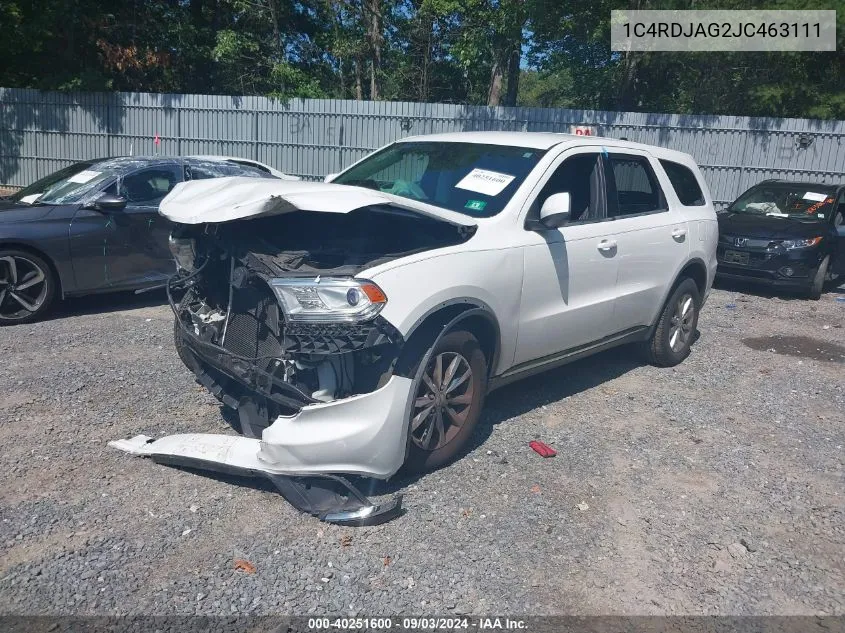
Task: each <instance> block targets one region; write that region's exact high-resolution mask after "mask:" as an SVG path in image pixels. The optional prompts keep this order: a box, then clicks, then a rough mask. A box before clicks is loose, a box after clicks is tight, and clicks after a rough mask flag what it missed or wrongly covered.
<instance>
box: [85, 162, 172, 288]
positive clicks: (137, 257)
mask: <svg viewBox="0 0 845 633" xmlns="http://www.w3.org/2000/svg"><path fill="white" fill-rule="evenodd" d="M180 180H181V173H180V170H179V169H178V168H177V167H176V166H171V165H162V166H158V167H147V168H144V169H140V170H138V171H136V172H133V173H130V174H127V175H125V176H123V177H121V178H119V179H118V180H117V182H115V183H113V184H112V185H111V186H109V187H108V188H106V190H105V193H109V194H112V195H119V196H121V197H123V198H125V199H126V201H127V204H126V208H125V209H123V210H121V211H114V212H108V213H105V212H101V211H95V210H92V209H80V210H79V211H78V212H77V213H76V215H75V216H74V218H73V221H72V223H71V227H70V245H71V254H72V256H73V266H74V271H75V274H76V279H77V283H78V285H79V289H80V290H98V289H119V288H138V287H142V286H150V285H156V284H158V283H161V284H163V283H164V282H165V281H166V280H167V278H168V277H169V276H170V275H172V274H173V273H174V272H175V265H174V263H173V256H172V255H171V254H170V250H169V248H168V244H167V238H168V235H169V233H170V228H171V223H170V222H169V221H168V220H166V219H165V218H164V217H162V216H161V215H159V213H158V205H159V203H160V202H161V201H162V199H163V198H164V196H166V195H167V194H168V193H169V192H170V190H171V189H173V187H175V186H176V184H177V183H178V182H180Z"/></svg>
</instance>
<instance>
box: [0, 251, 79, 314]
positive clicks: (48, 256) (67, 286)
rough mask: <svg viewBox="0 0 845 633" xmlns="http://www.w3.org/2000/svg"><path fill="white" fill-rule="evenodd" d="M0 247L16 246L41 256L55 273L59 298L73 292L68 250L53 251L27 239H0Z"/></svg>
mask: <svg viewBox="0 0 845 633" xmlns="http://www.w3.org/2000/svg"><path fill="white" fill-rule="evenodd" d="M0 248H18V249H21V250H24V251H29V252H31V253H33V254H35V255H38V256H39V257H41V258H42V259H43V260H44V261H45V262H47V264H48V265H49V266H50V268H52V269H53V272H54V273H55V274H56V285H57V286H58V291H59V298H60V299H64V298H65V296H67V293H69V292H73V290H74V289H75V287H76V278H75V277H74V273H73V264H72V262H71V260H70V252H62V253H55V252H51V251H49V250H47V249H45V248H44V245H43V244H39V243H38V242H31V241H29V240H27V239H17V238H10V239H0Z"/></svg>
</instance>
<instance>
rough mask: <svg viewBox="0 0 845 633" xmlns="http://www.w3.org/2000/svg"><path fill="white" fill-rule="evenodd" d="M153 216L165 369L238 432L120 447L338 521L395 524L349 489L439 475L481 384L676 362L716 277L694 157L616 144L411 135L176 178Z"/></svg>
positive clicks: (708, 213) (526, 136) (711, 220)
mask: <svg viewBox="0 0 845 633" xmlns="http://www.w3.org/2000/svg"><path fill="white" fill-rule="evenodd" d="M161 213H162V214H163V215H164V216H166V217H167V218H168V219H170V220H172V221H173V222H176V223H177V224H178V227H177V229H176V230H175V231H174V233H173V235H172V237H171V248H172V250H173V252H174V254H175V256H176V260H177V263H178V265H179V268H180V270H181V273H180V274H179V275H178V276H177V277H176V278H174V280H173V281H172V282H171V286H170V289H169V290H170V296H171V303H172V305H173V307H174V311H175V312H176V345H177V348H178V351H179V354H180V356H181V358H182V359H183V361H184V362H185V364H186V365H187V366H188V367H189V368H190V369H191V370H192V371H193V372H194V373H195V374H196V376H197V378H198V380H199V381H200V382H201V383H202V384H203V385H205V386H206V387H207V388H208V389H209V390H210V391H211V392H212V393H214V394H215V395H216V396H217V397H218V398H219V399H220V400H221V401H222V402H223V403H224V404H225V405H228V406H229V407H231V408H232V409H235V410H237V412H238V415H237V418H238V419H237V422H236V423H235V425H236V426H237V427H239V428H238V429H237V430H239V431H240V433H241V434H242V436H233V435H208V434H187V435H174V436H169V437H165V438H162V439H159V440H157V441H154V442H153V441H150V438H146V437H145V436H139V437H138V438H133V439H132V440H123V441H120V442H116V443H115V445H117V446H119V447H120V448H123V449H125V450H129V451H130V452H133V453H135V454H140V455H149V456H152V457H154V458H157V459H159V460H161V461H165V462H170V463H178V464H187V465H193V466H199V467H203V468H211V469H215V470H224V471H229V470H231V471H234V472H242V473H244V472H245V473H252V474H258V475H263V476H268V477H270V478H271V479H272V480H273V481H274V482H275V483H276V484H277V485H278V486H279V488H280V490H282V492H283V494H285V496H286V498H288V499H289V500H291V501H293V502H294V503H295V504H296V505H297V506H298V507H300V508H302V509H304V510H306V511H309V512H312V513H313V514H315V515H318V516H320V517H321V518H323V519H326V520H335V521H337V522H368V521H369V522H376V521H378V520H383V519H384V518H385V517H389V516H390V515H392V514H395V513H396V512H397V511H398V508H399V503H398V502H393V503H390V504H386V506H379V507H376V506H372V505H370V504H369V503H368V502H367V500H366V498H365V497H363V496H362V495H360V494H359V493H357V490H356V489H355V487H354V486H353V485H351V484H350V483H349V481H348V479H347V478H346V477H342V476H341V475H363V476H367V477H372V478H377V479H387V478H389V477H390V476H391V475H393V474H394V473H396V472H397V471H398V470H399V469H400V468H401V467H403V465H404V466H405V468H407V469H408V470H411V471H425V470H430V469H432V468H437V467H439V466H442V465H443V464H445V463H447V462H448V461H449V460H451V459H452V458H454V457H455V456H456V455H457V454H458V453H459V451H460V450H461V448H462V447H463V446H465V444H466V442H467V440H468V439H469V437H470V435H471V433H472V432H473V427H474V426H475V425H476V423H477V421H478V418H479V414H480V412H481V408H482V406H483V403H484V398H485V395H486V394H487V393H489V392H490V391H491V390H492V389H495V388H497V387H500V386H502V385H504V384H506V383H509V382H512V381H514V380H519V379H521V378H524V377H526V376H530V375H532V374H534V373H537V372H540V371H544V370H546V369H549V368H551V367H555V366H558V365H561V364H563V363H566V362H569V361H572V360H575V359H577V358H581V357H583V356H586V355H588V354H592V353H595V352H598V351H601V350H605V349H608V348H610V347H613V346H617V345H621V344H624V343H639V344H640V345H641V346H642V348H643V349H644V351H645V353H646V354H647V356H648V358H649V359H650V360H651V362H653V363H655V364H657V365H660V366H670V365H675V364H677V363H679V362H681V361H682V360H684V358H685V357H686V356H687V355H688V354H689V351H690V345H691V344H692V343H693V341H694V338H695V335H696V323H697V319H698V313H699V309H700V308H701V305H702V303H703V302H704V300H705V298H706V296H707V294H708V292H709V290H710V287H711V283H712V281H713V277H714V273H715V270H716V242H717V224H716V215H715V212H714V209H713V205H712V200H711V197H710V194H709V192H708V189H707V187H706V185H705V183H704V180H703V179H702V176H701V173H700V171H699V169H698V167H697V166H696V164H695V162H694V161H693V159H692V158H691V157H690V156H688V155H686V154H682V153H679V152H675V151H670V150H666V149H662V148H659V147H651V146H646V145H638V144H635V143H629V142H623V141H617V140H612V139H602V138H584V137H576V136H570V135H562V134H545V133H543V134H539V133H537V134H535V133H510V132H485V133H461V134H446V135H436V136H423V137H415V138H408V139H405V140H402V141H400V142H396V143H393V144H391V145H389V146H387V147H385V148H383V149H381V150H379V151H377V152H375V153H373V154H371V155H369V156H367V157H366V158H364V159H363V160H361V161H359V162H358V163H356V164H354V165H353V166H352V167H350V168H348V169H347V170H345V171H344V172H342V173H340V174H339V175H337V176H334V177H333V179H332V182H331V183H313V182H291V181H288V182H286V181H276V180H273V181H269V180H268V181H265V180H254V179H247V178H223V179H217V180H204V181H202V180H201V181H192V182H187V183H182V184H179V185H177V186H176V188H175V189H174V190H173V192H172V193H171V194H170V195H168V197H167V198H166V199H165V200H164V202H162V204H161ZM526 388H530V384H529V385H527V386H526ZM233 421H234V420H233ZM306 478H310V483H307V484H304V483H303V481H304V479H306ZM321 480H322V481H330V482H335V483H337V482H341V484H342V486H344V487H346V492H343V491H342V492H341V493H340V494H339V496H335V497H328V496H325V495H323V494H322V493H320V495H318V496H315V494H316V493H315V492H314V490H315V489H318V488H320V486H319V485H318V484H315V483H314V482H315V481H321ZM350 498H351V500H350ZM338 499H339V501H338Z"/></svg>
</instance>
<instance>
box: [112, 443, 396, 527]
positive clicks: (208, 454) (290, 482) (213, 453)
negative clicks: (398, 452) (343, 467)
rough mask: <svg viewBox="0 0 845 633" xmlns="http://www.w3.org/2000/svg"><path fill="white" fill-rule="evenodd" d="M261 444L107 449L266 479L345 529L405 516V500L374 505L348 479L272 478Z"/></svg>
mask: <svg viewBox="0 0 845 633" xmlns="http://www.w3.org/2000/svg"><path fill="white" fill-rule="evenodd" d="M259 444H260V440H257V439H252V438H246V437H235V436H231V435H213V434H204V433H187V434H183V435H170V436H167V437H163V438H161V439H159V440H153V439H152V438H150V437H147V436H146V435H136V436H135V437H133V438H130V439H126V440H115V441H112V442H109V446H111V447H112V448H117V449H120V450H122V451H125V452H127V453H129V454H131V455H136V456H142V457H149V458H151V459H152V460H153V461H154V462H156V463H159V464H165V465H169V466H181V467H185V468H195V469H198V470H209V471H213V472H218V473H223V474H227V475H235V476H240V477H251V478H265V479H268V480H270V482H271V483H272V484H273V485H274V486H275V487H276V489H277V490H278V491H279V493H281V495H282V496H283V497H284V498H285V499H286V500H287V501H288V503H290V504H291V505H292V506H293V507H295V508H296V509H297V510H300V511H302V512H305V513H307V514H310V515H312V516H315V517H317V518H318V519H320V520H321V521H325V522H327V523H334V524H336V525H345V526H365V525H378V524H380V523H386V522H387V521H390V520H391V519H394V518H396V517H397V516H399V515H401V514H402V513H403V510H402V495H396V496H395V497H393V499H391V500H390V501H388V502H387V503H383V504H374V503H372V502H371V501H370V500H369V499H368V498H367V496H366V495H365V494H364V493H362V492H361V491H360V490H359V489H358V488H356V487H355V485H354V484H353V483H352V482H351V481H349V480H348V479H346V478H344V477H341V476H339V475H332V474H322V473H321V474H314V475H306V474H303V475H288V474H284V473H278V472H274V471H273V470H272V468H270V467H267V466H266V465H265V464H263V463H262V462H261V461H260V460H259V459H258V458H257V453H258V449H259Z"/></svg>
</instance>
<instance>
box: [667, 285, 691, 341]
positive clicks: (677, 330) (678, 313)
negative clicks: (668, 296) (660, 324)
mask: <svg viewBox="0 0 845 633" xmlns="http://www.w3.org/2000/svg"><path fill="white" fill-rule="evenodd" d="M694 316H695V301H694V300H693V298H692V295H690V294H683V295H681V297H680V298H679V299H678V301H677V303H676V304H675V311H674V313H673V314H672V321H671V324H670V328H669V347H671V348H672V351H673V352H676V353H677V352H680V351H681V350H682V349H684V346H685V345H687V344H689V341H690V338H691V337H692V324H693V317H694Z"/></svg>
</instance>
